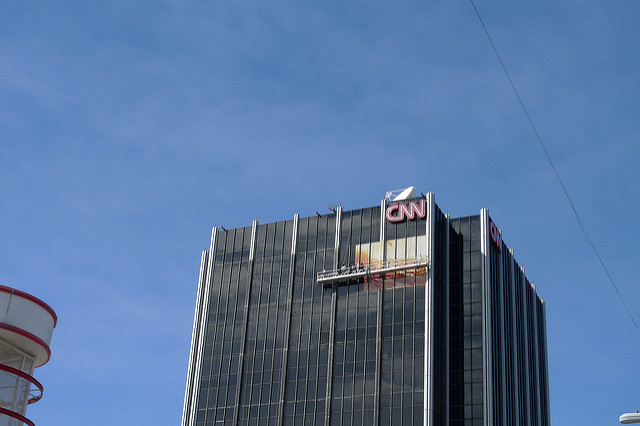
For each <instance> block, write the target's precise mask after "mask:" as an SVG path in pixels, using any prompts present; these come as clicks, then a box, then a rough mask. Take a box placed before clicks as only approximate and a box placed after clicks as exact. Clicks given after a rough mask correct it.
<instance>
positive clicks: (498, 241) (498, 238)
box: [489, 219, 502, 251]
mask: <svg viewBox="0 0 640 426" xmlns="http://www.w3.org/2000/svg"><path fill="white" fill-rule="evenodd" d="M489 236H490V237H491V242H492V243H493V245H494V246H496V248H497V249H498V251H502V234H501V233H500V230H499V229H498V227H497V226H496V224H495V223H493V221H492V220H491V219H489Z"/></svg>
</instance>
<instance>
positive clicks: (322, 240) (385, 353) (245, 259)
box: [182, 193, 549, 426]
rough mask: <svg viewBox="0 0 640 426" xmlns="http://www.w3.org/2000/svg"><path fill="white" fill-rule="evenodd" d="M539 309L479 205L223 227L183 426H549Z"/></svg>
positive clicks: (215, 239)
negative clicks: (469, 212)
mask: <svg viewBox="0 0 640 426" xmlns="http://www.w3.org/2000/svg"><path fill="white" fill-rule="evenodd" d="M546 352H547V351H546V326H545V308H544V303H543V301H542V300H541V299H540V298H539V297H538V295H537V294H536V292H535V288H534V287H533V285H532V284H531V283H530V282H529V281H528V279H527V278H526V276H525V274H524V269H523V268H521V267H520V266H519V265H518V263H517V262H516V261H515V259H514V256H513V251H512V250H509V249H507V248H506V245H505V244H504V243H503V242H502V237H501V232H500V230H499V229H498V228H497V226H496V225H495V224H494V223H493V221H492V220H491V218H490V217H489V213H488V211H487V209H486V208H485V209H483V210H482V211H481V212H480V214H479V215H475V216H468V217H461V218H455V219H453V218H450V217H449V216H447V215H445V214H443V212H442V211H441V210H440V208H439V207H438V206H437V205H436V203H435V196H434V194H433V193H429V194H427V195H426V196H422V197H417V198H416V197H412V196H409V197H408V198H404V199H402V200H398V199H396V200H394V201H387V200H386V199H385V200H383V201H382V202H381V204H380V205H379V206H375V207H367V208H363V209H357V210H350V211H344V210H343V209H342V208H341V207H338V208H337V209H336V210H335V212H331V213H330V214H325V215H317V216H311V217H305V218H301V217H299V216H298V214H296V215H295V216H294V217H293V219H291V220H287V221H283V222H276V223H268V224H258V222H257V221H254V223H253V224H252V226H248V227H245V228H237V229H232V230H224V229H222V228H216V227H214V229H213V232H212V237H211V246H210V249H209V250H205V251H204V252H203V253H202V259H201V269H200V278H199V285H198V295H197V303H196V312H195V318H194V327H193V336H192V343H191V355H190V360H189V367H188V377H187V389H186V393H185V402H184V411H183V419H182V424H183V425H184V426H187V425H188V426H201V425H263V424H264V425H294V424H295V425H298V424H304V425H307V424H308V425H363V424H366V425H461V426H462V425H465V426H468V425H473V426H476V425H504V426H509V425H540V426H546V425H548V424H549V402H548V378H547V357H546Z"/></svg>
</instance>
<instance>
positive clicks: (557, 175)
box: [469, 0, 640, 332]
mask: <svg viewBox="0 0 640 426" xmlns="http://www.w3.org/2000/svg"><path fill="white" fill-rule="evenodd" d="M469 1H470V2H471V6H473V10H475V12H476V16H477V17H478V20H479V21H480V25H482V29H483V30H484V33H485V34H486V35H487V39H488V40H489V43H490V44H491V48H492V49H493V52H494V53H495V54H496V57H497V58H498V61H499V62H500V66H501V67H502V71H504V74H505V75H506V76H507V79H508V80H509V84H510V85H511V88H512V89H513V93H515V95H516V98H517V99H518V103H520V107H521V108H522V111H523V112H524V115H525V116H526V117H527V121H528V122H529V125H530V126H531V129H532V130H533V133H534V135H535V137H536V139H537V140H538V143H539V144H540V148H542V152H544V155H545V157H547V161H548V162H549V165H550V166H551V169H552V170H553V173H554V174H555V175H556V180H557V181H558V183H559V184H560V187H561V188H562V192H564V195H565V197H566V198H567V201H569V204H570V205H571V210H573V214H574V216H575V217H576V221H577V222H578V226H579V227H580V231H581V232H582V235H583V236H584V238H585V240H586V241H587V244H589V245H590V246H591V248H592V249H593V251H594V252H595V254H596V257H597V258H598V261H599V262H600V265H602V269H604V272H605V273H606V274H607V277H608V278H609V281H610V282H611V285H612V286H613V288H614V290H615V291H616V293H617V294H618V297H619V298H620V302H622V305H623V306H624V309H625V310H626V311H627V314H629V318H630V319H631V322H633V325H634V327H635V328H636V330H637V331H638V332H640V327H639V326H638V323H637V322H636V320H635V318H633V315H632V314H631V310H630V309H629V307H628V306H627V304H626V303H625V301H624V298H623V297H622V294H621V293H620V290H619V289H618V286H617V285H616V283H615V281H614V280H613V277H612V276H611V274H610V273H609V270H608V269H607V266H606V265H605V263H604V260H602V256H600V252H598V249H597V248H596V245H595V244H594V242H593V241H592V240H591V237H589V233H588V232H587V228H586V227H585V225H584V223H583V222H582V219H581V218H580V215H579V214H578V210H577V209H576V206H575V205H574V204H573V200H572V199H571V196H570V195H569V192H568V191H567V188H566V187H565V186H564V183H563V182H562V179H561V178H560V175H559V174H558V171H557V170H556V167H555V165H554V164H553V161H551V157H550V156H549V153H548V152H547V149H546V148H545V146H544V144H543V143H542V138H541V137H540V134H539V133H538V130H537V129H536V126H535V125H534V124H533V120H531V116H530V115H529V112H528V111H527V108H526V107H525V105H524V102H523V101H522V98H521V97H520V94H519V93H518V90H517V89H516V86H515V84H513V80H512V79H511V76H510V75H509V71H507V67H506V66H505V64H504V62H503V61H502V57H501V56H500V53H499V52H498V49H497V48H496V45H495V44H494V43H493V39H492V38H491V35H490V34H489V31H488V30H487V27H486V25H485V24H484V21H483V20H482V17H481V16H480V12H479V11H478V8H477V7H476V5H475V3H474V2H473V0H469Z"/></svg>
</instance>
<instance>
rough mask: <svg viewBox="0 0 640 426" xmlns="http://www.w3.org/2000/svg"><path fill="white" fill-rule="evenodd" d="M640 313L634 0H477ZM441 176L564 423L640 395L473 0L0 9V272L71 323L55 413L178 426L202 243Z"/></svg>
mask: <svg viewBox="0 0 640 426" xmlns="http://www.w3.org/2000/svg"><path fill="white" fill-rule="evenodd" d="M476 4H477V6H478V8H479V10H480V12H481V14H482V15H483V18H484V21H485V23H486V25H487V26H488V28H489V31H490V32H491V34H492V36H493V39H494V42H495V43H496V45H497V47H498V49H499V50H500V52H501V54H502V57H503V59H504V61H505V63H506V65H507V67H508V68H509V71H510V73H511V76H512V78H513V79H514V81H515V84H516V87H517V88H518V90H519V92H520V95H521V96H522V98H523V100H524V102H525V103H526V105H527V107H528V110H529V113H530V115H531V116H532V119H533V120H534V122H535V123H536V126H537V128H538V131H539V132H540V134H541V136H542V138H543V141H544V142H545V144H546V146H547V149H548V151H549V153H550V155H551V157H552V158H553V160H554V162H555V165H556V167H557V169H558V172H559V173H560V175H561V176H562V178H563V179H564V182H565V185H566V187H567V189H568V191H569V192H570V194H571V195H572V197H573V200H574V202H575V205H576V207H577V208H578V210H579V212H580V214H581V215H582V219H583V221H584V223H585V224H586V226H587V228H588V230H589V233H590V235H591V238H592V240H593V241H594V242H595V243H596V245H597V246H598V248H599V250H600V253H601V255H602V257H603V258H604V260H605V262H606V263H607V265H608V267H609V270H610V272H611V274H612V276H613V277H614V279H615V280H616V283H617V284H618V286H619V288H620V291H621V292H622V294H623V295H624V297H625V300H626V301H627V303H628V304H629V306H630V309H631V311H632V313H633V315H634V316H635V317H636V319H640V307H639V306H638V303H637V300H639V299H640V286H639V285H638V278H637V272H636V271H637V267H638V266H637V265H638V264H637V262H638V253H639V249H638V244H637V242H638V241H640V225H639V223H640V221H638V219H637V216H638V213H639V212H640V168H639V167H638V161H639V160H640V142H639V138H638V135H640V121H639V120H638V111H640V79H639V71H638V70H640V29H639V28H640V27H639V26H638V22H640V4H638V2H636V1H632V0H613V1H610V2H599V1H592V0H586V1H575V0H564V1H553V2H552V1H542V2H506V1H502V0H501V1H492V2H489V1H486V0H477V2H476ZM410 185H414V186H416V188H417V190H418V191H422V192H427V191H429V190H431V189H432V190H433V191H434V192H435V193H436V201H437V202H438V204H439V205H440V206H441V208H443V209H444V210H448V211H449V212H450V213H451V214H452V215H453V216H461V215H467V214H476V213H478V212H479V211H480V209H481V208H482V207H484V206H485V205H487V206H488V207H489V209H490V213H491V215H492V217H493V218H494V220H495V221H496V223H497V224H498V225H499V226H500V227H501V228H502V232H503V238H504V241H505V242H506V243H507V244H509V245H513V247H514V249H515V254H516V258H517V259H518V261H519V262H520V263H521V264H523V265H524V266H525V267H526V271H527V275H528V276H529V278H530V279H532V280H533V281H535V283H536V285H537V289H538V292H539V294H540V295H541V296H542V297H543V298H545V300H546V302H547V322H548V341H549V363H550V385H551V410H552V422H553V424H555V425H568V424H581V425H615V424H618V422H617V417H618V416H619V415H620V414H621V413H622V412H625V411H635V410H636V409H640V380H638V378H639V377H640V369H639V368H638V359H639V356H640V334H639V333H638V331H637V330H634V327H633V324H632V323H631V321H630V320H629V317H628V316H627V313H626V312H625V311H624V309H623V307H622V305H621V304H620V302H619V300H618V298H617V295H616V294H615V292H614V290H613V288H612V287H611V285H610V283H609V282H608V281H607V277H606V275H605V273H604V272H603V270H602V269H601V267H600V265H599V264H598V261H597V259H596V257H595V256H594V254H593V252H592V251H591V248H590V247H589V246H588V245H587V244H586V243H585V241H584V238H583V237H582V235H581V233H580V230H579V228H578V226H577V224H576V221H575V219H574V217H573V214H572V212H571V210H570V206H569V204H568V202H567V201H566V199H565V198H564V196H563V194H562V192H561V189H560V188H559V186H558V184H557V182H556V181H555V178H554V176H553V174H552V171H551V169H550V167H549V165H548V163H547V162H546V159H545V157H544V154H543V153H542V151H541V149H540V147H539V146H538V144H537V141H536V140H535V137H534V135H533V133H532V131H531V129H530V128H529V125H528V123H527V121H526V118H525V117H524V115H523V113H522V111H521V110H520V108H519V105H518V103H517V100H516V99H515V97H514V95H513V92H512V91H511V88H510V86H509V84H508V81H507V80H506V78H505V76H504V74H503V72H502V70H501V69H500V65H499V63H498V62H497V60H496V58H495V56H494V54H493V52H492V50H491V47H490V45H489V43H488V41H487V39H486V37H485V35H484V33H483V31H482V27H481V26H480V24H479V22H478V21H477V18H476V16H475V13H474V11H473V8H472V7H471V4H470V3H469V2H467V1H457V2H451V1H446V2H444V1H442V2H417V1H398V2H393V3H389V2H379V1H377V0H376V1H367V2H363V1H352V2H334V1H329V2H322V3H318V2H290V1H286V0H283V1H279V2H253V1H236V2H215V3H212V2H197V3H196V2H177V1H164V2H160V1H158V2H150V1H138V2H123V1H120V2H117V1H103V2H72V1H65V2H49V3H46V2H45V3H43V2H27V1H25V2H17V1H6V2H3V3H2V5H0V232H1V238H0V284H3V285H8V286H12V287H16V288H19V289H21V290H24V291H27V292H30V293H32V294H34V295H36V296H37V297H40V298H42V299H43V300H45V301H46V302H47V303H49V304H50V305H51V306H52V307H53V308H54V309H55V310H56V312H57V313H58V316H59V322H58V326H57V328H56V330H55V331H54V336H53V342H52V351H53V354H52V358H51V361H50V362H49V363H48V364H47V365H45V366H44V367H42V368H40V369H38V370H36V378H38V379H39V380H40V381H41V382H42V383H43V384H44V386H45V394H44V398H43V399H42V400H41V401H40V402H38V403H37V404H35V405H33V406H31V407H30V408H29V411H28V416H29V417H30V418H31V419H33V420H34V421H35V422H36V424H39V425H53V426H57V425H86V424H91V425H137V424H154V425H176V424H179V419H180V416H181V411H182V402H183V396H184V387H185V379H186V372H187V360H188V351H189V344H190V339H191V327H192V321H193V310H194V306H195V296H196V289H197V278H198V271H199V262H200V253H201V250H202V249H204V248H205V247H207V246H208V241H209V235H210V230H211V227H212V226H213V225H214V224H217V225H222V226H224V227H226V228H232V227H238V226H247V225H249V224H250V223H251V220H253V218H254V217H257V218H258V220H259V221H260V222H261V223H266V222H270V221H275V220H283V219H288V218H291V217H292V216H293V215H294V214H295V212H296V211H298V210H299V211H300V214H302V215H305V216H306V215H312V214H315V211H316V210H318V211H321V212H322V211H326V205H327V204H338V203H342V204H343V206H344V207H345V208H347V209H350V208H358V207H364V206H370V205H377V204H378V203H379V201H380V199H381V198H382V197H383V195H384V193H385V192H386V191H388V190H391V189H397V188H403V187H406V186H410Z"/></svg>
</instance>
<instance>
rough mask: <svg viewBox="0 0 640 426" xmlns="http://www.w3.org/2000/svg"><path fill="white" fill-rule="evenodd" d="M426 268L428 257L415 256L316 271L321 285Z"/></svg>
mask: <svg viewBox="0 0 640 426" xmlns="http://www.w3.org/2000/svg"><path fill="white" fill-rule="evenodd" d="M423 267H424V268H428V267H429V259H427V258H426V257H417V258H412V259H397V260H388V261H385V262H377V263H371V264H368V265H362V264H360V265H349V266H346V265H345V266H342V267H341V268H339V269H333V270H329V271H321V272H318V275H317V280H318V283H321V284H323V285H327V284H331V283H334V282H340V281H349V280H353V279H356V278H361V277H369V278H371V277H375V276H377V275H384V274H387V273H390V272H397V271H405V270H407V269H414V268H423Z"/></svg>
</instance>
